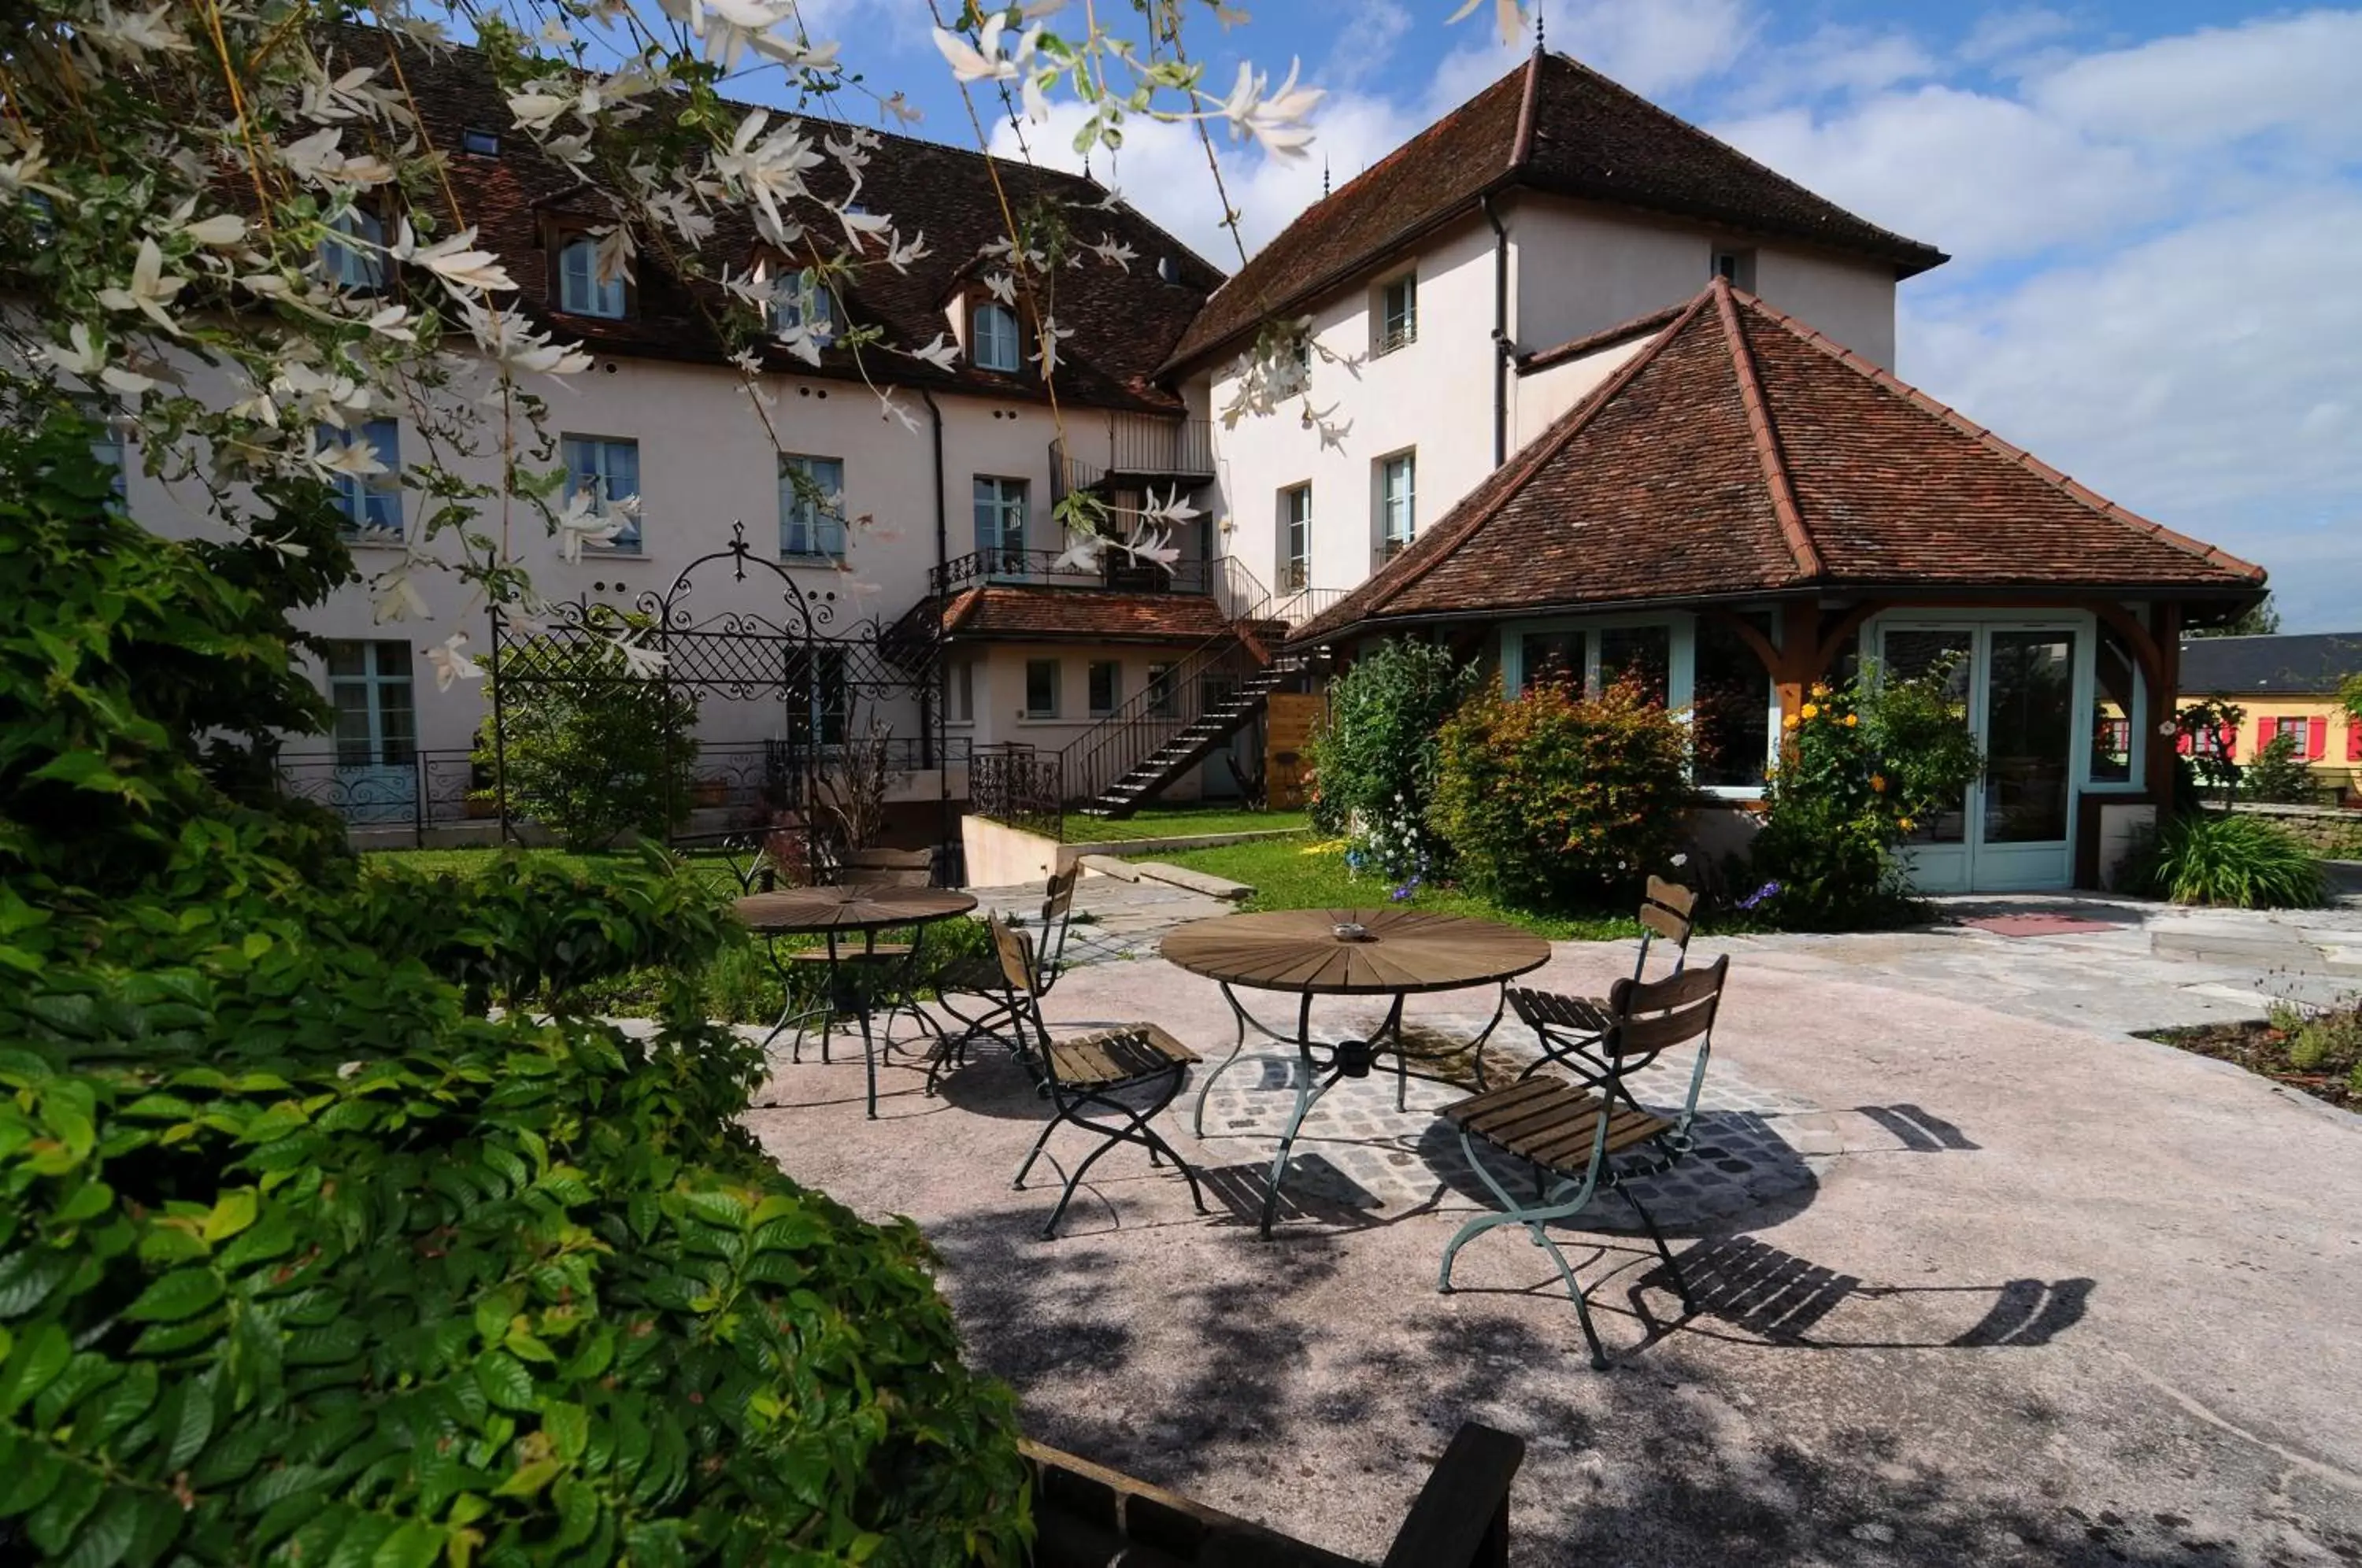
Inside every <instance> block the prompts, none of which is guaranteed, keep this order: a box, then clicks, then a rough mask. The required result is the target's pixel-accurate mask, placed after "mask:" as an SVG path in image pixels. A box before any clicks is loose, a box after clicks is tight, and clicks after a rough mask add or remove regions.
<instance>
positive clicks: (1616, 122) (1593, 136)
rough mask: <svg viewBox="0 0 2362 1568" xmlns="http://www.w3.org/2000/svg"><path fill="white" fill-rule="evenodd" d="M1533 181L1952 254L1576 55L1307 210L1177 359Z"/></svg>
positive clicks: (1898, 253)
mask: <svg viewBox="0 0 2362 1568" xmlns="http://www.w3.org/2000/svg"><path fill="white" fill-rule="evenodd" d="M1510 186H1521V187H1524V188H1526V189H1529V190H1536V191H1546V192H1550V193H1554V194H1557V195H1562V196H1573V197H1577V198H1580V199H1583V200H1586V201H1595V202H1606V203H1611V204H1616V205H1618V206H1627V207H1640V208H1645V209H1648V210H1650V211H1653V212H1662V213H1670V214H1673V215H1679V216H1682V217H1689V218H1696V219H1700V220H1703V221H1705V222H1708V223H1715V224H1720V225H1724V226H1728V227H1729V228H1731V229H1732V230H1733V231H1734V232H1735V233H1738V234H1742V235H1745V234H1764V235H1776V236H1782V237H1787V238H1792V239H1801V240H1805V241H1806V242H1808V243H1811V244H1814V245H1821V246H1827V247H1830V248H1835V249H1839V250H1850V251H1855V252H1858V253H1861V254H1866V255H1869V256H1872V257H1876V258H1879V259H1884V260H1887V261H1891V262H1893V265H1894V269H1895V275H1896V276H1897V277H1909V276H1910V275H1911V274H1913V273H1915V272H1923V271H1926V270H1927V269H1928V268H1930V267H1934V266H1937V265H1938V264H1940V263H1941V262H1942V261H1944V260H1945V259H1946V258H1945V256H1944V253H1943V252H1942V251H1940V250H1937V248H1935V247H1933V246H1930V245H1923V244H1921V243H1920V242H1919V241H1917V240H1915V239H1906V238H1904V237H1903V236H1901V235H1899V234H1895V233H1893V232H1892V231H1891V230H1888V229H1883V228H1881V227H1879V226H1877V225H1876V224H1873V223H1871V222H1869V221H1867V220H1866V219H1863V218H1860V217H1856V216H1855V215H1853V214H1851V213H1849V212H1847V211H1846V210H1845V209H1844V208H1842V207H1840V206H1838V205H1837V204H1835V203H1833V202H1829V201H1827V200H1825V199H1823V198H1822V197H1819V196H1816V195H1815V194H1813V193H1812V192H1810V191H1807V190H1805V188H1804V187H1803V186H1802V185H1799V184H1797V183H1796V182H1794V181H1793V180H1790V179H1788V178H1786V177H1785V176H1784V175H1782V174H1778V173H1775V172H1774V171H1771V170H1770V169H1767V168H1765V167H1764V166H1763V165H1762V164H1760V163H1758V162H1756V161H1755V160H1753V159H1751V158H1749V157H1748V156H1747V155H1746V154H1744V153H1742V152H1740V151H1739V150H1738V149H1736V148H1734V147H1732V146H1730V145H1729V144H1728V143H1727V142H1725V141H1722V140H1720V139H1718V138H1715V137H1712V136H1709V135H1707V134H1706V133H1705V131H1702V130H1700V129H1698V127H1695V126H1694V125H1691V124H1690V123H1689V122H1688V121H1686V120H1683V119H1682V118H1680V117H1679V116H1675V115H1672V114H1668V113H1667V112H1666V111H1664V110H1663V109H1661V108H1659V107H1657V105H1654V104H1651V103H1650V102H1649V101H1648V100H1647V99H1646V98H1643V97H1641V96H1640V95H1639V94H1637V93H1633V92H1631V91H1629V90H1628V89H1627V88H1624V87H1620V86H1618V85H1617V83H1613V82H1611V81H1609V80H1608V79H1607V78H1606V77H1605V76H1602V75H1600V74H1599V72H1595V71H1594V70H1592V69H1591V68H1590V67H1589V66H1586V65H1584V64H1582V63H1580V62H1579V61H1573V60H1571V59H1569V58H1567V57H1566V56H1565V55H1562V54H1549V53H1542V52H1537V53H1535V54H1534V55H1532V56H1531V57H1529V59H1528V60H1527V61H1526V63H1524V64H1523V65H1520V66H1519V67H1518V69H1516V70H1515V71H1512V72H1509V74H1507V76H1504V77H1502V78H1501V79H1500V80H1499V81H1498V82H1496V83H1493V84H1492V85H1491V86H1490V87H1487V88H1485V91H1483V92H1482V93H1479V94H1476V96H1474V97H1473V98H1471V99H1470V100H1469V101H1468V102H1467V103H1465V104H1462V105H1460V107H1458V108H1456V109H1454V110H1452V111H1451V113H1450V114H1448V115H1446V116H1443V118H1441V119H1440V120H1438V121H1436V123H1435V124H1433V125H1431V126H1429V127H1428V128H1427V129H1425V130H1423V131H1421V132H1420V133H1419V134H1418V135H1417V136H1415V137H1413V138H1411V139H1410V140H1409V141H1407V142H1405V143H1404V144H1403V145H1402V146H1401V147H1399V148H1396V149H1395V150H1394V151H1393V152H1391V153H1389V154H1387V155H1386V156H1385V158H1383V159H1381V160H1379V161H1378V162H1377V163H1376V164H1375V165H1374V166H1373V167H1372V168H1370V169H1369V170H1367V171H1364V172H1363V174H1361V175H1360V176H1359V177H1358V178H1356V179H1354V180H1352V181H1350V182H1347V183H1346V184H1344V185H1343V186H1341V187H1340V188H1339V189H1338V190H1337V191H1336V193H1333V194H1331V195H1330V196H1328V197H1326V198H1324V199H1323V200H1321V201H1320V202H1319V203H1318V204H1315V205H1313V206H1312V207H1310V208H1308V209H1307V210H1306V211H1305V212H1304V213H1303V214H1302V215H1300V216H1298V217H1297V220H1296V221H1295V222H1294V223H1292V224H1290V225H1288V226H1287V227H1286V229H1284V230H1282V231H1281V232H1280V234H1279V235H1278V236H1277V237H1275V238H1274V239H1273V240H1272V241H1271V243H1270V244H1268V245H1266V246H1264V248H1262V249H1261V250H1259V251H1257V252H1256V253H1255V254H1254V255H1253V257H1252V258H1251V259H1249V260H1248V261H1247V264H1246V265H1245V266H1243V267H1242V268H1241V269H1240V270H1239V271H1238V273H1237V275H1236V276H1234V277H1232V278H1231V281H1230V282H1227V283H1225V284H1223V285H1222V287H1221V288H1220V290H1218V291H1217V292H1216V293H1215V294H1214V297H1213V298H1211V299H1210V300H1208V301H1207V302H1206V308H1205V309H1204V310H1203V311H1201V312H1199V313H1198V319H1197V320H1196V321H1194V322H1192V323H1190V326H1189V330H1188V333H1187V336H1186V337H1183V338H1182V339H1181V342H1180V345H1179V347H1177V348H1175V349H1174V351H1173V357H1172V359H1171V361H1170V363H1169V364H1168V366H1167V369H1177V368H1178V367H1180V366H1181V365H1183V364H1184V363H1187V362H1188V361H1192V360H1195V359H1199V358H1201V357H1203V356H1205V355H1208V354H1210V353H1212V352H1214V351H1215V350H1216V349H1219V348H1222V347H1224V346H1225V345H1227V344H1228V343H1230V342H1231V340H1232V339H1234V338H1236V337H1239V336H1240V335H1242V334H1243V333H1246V332H1250V331H1252V330H1253V328H1254V327H1255V326H1256V325H1257V324H1258V323H1260V322H1262V321H1264V320H1265V319H1266V318H1268V317H1270V316H1273V315H1282V314H1285V313H1286V312H1288V311H1291V310H1294V309H1296V308H1297V307H1299V306H1301V305H1303V304H1308V303H1309V302H1310V300H1311V299H1312V297H1313V296H1315V295H1317V294H1319V293H1323V292H1325V291H1327V290H1328V289H1330V288H1332V287H1334V286H1336V285H1337V284H1339V283H1341V282H1345V281H1346V280H1347V279H1349V278H1350V277H1352V275H1353V274H1354V273H1355V272H1357V271H1361V270H1363V268H1366V267H1368V266H1369V265H1371V264H1372V263H1373V262H1374V261H1376V260H1377V259H1380V258H1381V257H1383V256H1384V255H1385V254H1386V253H1387V252H1388V251H1390V250H1393V249H1395V248H1397V247H1399V246H1402V245H1404V244H1406V243H1407V242H1408V241H1410V240H1411V239H1413V238H1415V237H1418V236H1419V235H1421V234H1423V233H1426V232H1427V231H1429V230H1430V229H1432V228H1434V227H1436V226H1439V225H1440V224H1442V223H1444V222H1447V221H1449V220H1450V219H1451V218H1452V217H1454V216H1457V215H1462V214H1464V213H1467V212H1469V211H1471V210H1473V204H1474V202H1475V201H1476V199H1477V198H1478V197H1479V196H1481V195H1483V194H1484V193H1486V192H1489V191H1497V190H1503V189H1507V188H1508V187H1510Z"/></svg>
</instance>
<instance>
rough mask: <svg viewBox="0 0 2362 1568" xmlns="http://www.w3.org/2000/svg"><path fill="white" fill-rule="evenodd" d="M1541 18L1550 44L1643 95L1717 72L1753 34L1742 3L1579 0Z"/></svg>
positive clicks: (1717, 0) (1752, 24)
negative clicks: (1544, 21)
mask: <svg viewBox="0 0 2362 1568" xmlns="http://www.w3.org/2000/svg"><path fill="white" fill-rule="evenodd" d="M1547 23H1548V32H1549V39H1550V46H1551V48H1552V49H1555V50H1564V51H1566V52H1567V53H1569V54H1572V55H1573V56H1574V57H1575V58H1576V59H1577V60H1580V61H1583V62H1584V64H1586V65H1589V66H1591V67H1592V68H1593V69H1594V70H1596V71H1599V72H1604V73H1605V74H1606V75H1608V76H1612V77H1614V78H1615V79H1616V80H1617V81H1618V82H1620V83H1623V84H1624V85H1625V86H1627V87H1629V88H1631V89H1632V90H1633V91H1634V92H1636V93H1643V94H1655V93H1670V92H1672V91H1675V90H1676V89H1679V88H1683V87H1687V86H1689V85H1690V84H1692V83H1696V82H1703V81H1705V79H1706V78H1708V77H1710V76H1716V75H1719V74H1720V73H1722V72H1724V71H1727V69H1729V67H1730V66H1731V65H1732V64H1733V63H1734V62H1735V61H1738V58H1739V55H1740V53H1741V52H1742V51H1743V50H1745V49H1746V47H1747V45H1748V42H1749V39H1752V38H1753V37H1754V35H1755V31H1756V18H1755V15H1754V12H1753V9H1752V7H1750V6H1749V5H1748V4H1747V3H1746V0H1582V3H1579V4H1575V5H1572V6H1551V9H1550V11H1549V13H1548V17H1547Z"/></svg>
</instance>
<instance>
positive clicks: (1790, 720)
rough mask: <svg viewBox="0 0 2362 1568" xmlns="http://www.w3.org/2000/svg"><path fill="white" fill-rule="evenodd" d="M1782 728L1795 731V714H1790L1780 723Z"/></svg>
mask: <svg viewBox="0 0 2362 1568" xmlns="http://www.w3.org/2000/svg"><path fill="white" fill-rule="evenodd" d="M1780 727H1781V728H1782V729H1783V730H1793V729H1794V728H1795V727H1796V715H1795V714H1794V713H1791V714H1789V715H1788V716H1787V717H1786V718H1784V719H1783V720H1781V721H1780Z"/></svg>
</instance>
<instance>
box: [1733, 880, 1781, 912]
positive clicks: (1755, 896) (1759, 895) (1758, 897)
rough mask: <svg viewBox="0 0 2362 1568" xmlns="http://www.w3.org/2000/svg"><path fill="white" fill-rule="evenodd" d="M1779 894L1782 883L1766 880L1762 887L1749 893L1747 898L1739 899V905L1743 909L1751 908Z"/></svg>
mask: <svg viewBox="0 0 2362 1568" xmlns="http://www.w3.org/2000/svg"><path fill="white" fill-rule="evenodd" d="M1779 896H1780V884H1779V883H1777V882H1766V883H1764V884H1763V885H1762V886H1761V887H1760V888H1758V889H1755V890H1754V891H1753V892H1751V893H1749V894H1748V895H1747V896H1746V897H1745V898H1743V899H1741V900H1738V907H1739V908H1740V909H1743V910H1751V909H1753V908H1754V907H1755V906H1756V905H1758V904H1760V903H1761V902H1762V901H1763V900H1766V899H1773V898H1777V897H1779Z"/></svg>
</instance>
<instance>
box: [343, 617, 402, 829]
mask: <svg viewBox="0 0 2362 1568" xmlns="http://www.w3.org/2000/svg"><path fill="white" fill-rule="evenodd" d="M327 663H328V697H329V700H330V701H332V702H334V703H335V704H336V709H337V731H336V740H337V796H336V803H337V805H338V806H339V807H340V808H341V809H342V810H343V812H344V816H345V820H346V821H347V822H351V823H406V822H408V821H410V820H411V818H412V816H413V815H414V813H415V812H416V809H417V799H418V777H417V774H418V768H417V756H418V725H417V716H416V712H415V711H414V709H413V707H412V705H411V701H410V645H409V644H407V643H393V642H367V643H346V642H337V643H330V644H329V645H328V647H327Z"/></svg>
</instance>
